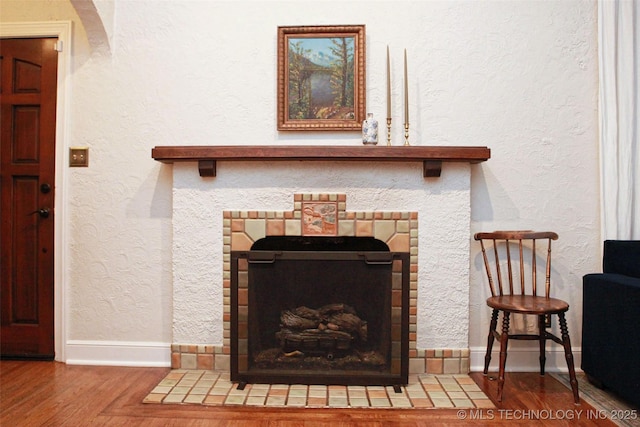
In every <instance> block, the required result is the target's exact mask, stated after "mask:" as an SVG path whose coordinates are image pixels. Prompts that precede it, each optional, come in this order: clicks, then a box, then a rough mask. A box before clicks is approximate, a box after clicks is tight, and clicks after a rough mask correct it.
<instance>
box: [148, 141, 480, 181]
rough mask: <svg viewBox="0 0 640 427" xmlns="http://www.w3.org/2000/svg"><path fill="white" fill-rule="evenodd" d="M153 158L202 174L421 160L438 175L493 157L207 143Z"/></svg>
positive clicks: (471, 150)
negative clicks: (283, 164)
mask: <svg viewBox="0 0 640 427" xmlns="http://www.w3.org/2000/svg"><path fill="white" fill-rule="evenodd" d="M151 157H153V158H154V159H155V160H157V161H159V162H163V163H174V162H198V170H199V172H200V176H203V177H206V176H216V162H217V161H227V162H230V161H276V160H277V161H332V162H339V161H349V162H362V161H366V162H405V163H406V162H422V163H423V175H424V177H425V178H428V177H439V176H440V173H441V171H442V162H469V163H479V162H484V161H486V160H488V159H489V158H490V157H491V150H490V149H489V148H487V147H452V146H392V147H387V146H374V147H372V146H364V145H362V146H360V145H354V146H345V145H341V146H330V145H326V146H325V145H323V146H320V145H312V146H305V145H205V146H157V147H155V148H153V149H152V150H151Z"/></svg>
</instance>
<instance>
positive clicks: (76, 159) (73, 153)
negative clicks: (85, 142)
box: [69, 147, 89, 167]
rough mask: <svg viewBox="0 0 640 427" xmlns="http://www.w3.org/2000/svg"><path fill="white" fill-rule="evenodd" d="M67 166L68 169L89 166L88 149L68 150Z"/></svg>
mask: <svg viewBox="0 0 640 427" xmlns="http://www.w3.org/2000/svg"><path fill="white" fill-rule="evenodd" d="M69 166H70V167H87V166H89V149H88V148H87V147H82V148H73V147H72V148H69Z"/></svg>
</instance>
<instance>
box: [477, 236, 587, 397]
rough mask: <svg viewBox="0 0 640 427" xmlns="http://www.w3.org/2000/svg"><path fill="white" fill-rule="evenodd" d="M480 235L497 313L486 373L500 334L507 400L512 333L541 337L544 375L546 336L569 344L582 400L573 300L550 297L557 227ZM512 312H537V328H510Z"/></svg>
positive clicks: (493, 318) (490, 302)
mask: <svg viewBox="0 0 640 427" xmlns="http://www.w3.org/2000/svg"><path fill="white" fill-rule="evenodd" d="M474 238H475V240H477V241H479V242H480V247H481V249H482V258H483V261H484V265H485V270H486V273H487V278H488V280H489V288H490V290H491V297H489V298H487V305H488V306H489V307H491V308H492V313H491V322H490V325H489V336H488V342H487V353H486V355H485V361H484V374H485V375H486V374H487V372H488V370H489V363H490V362H491V350H492V348H493V342H494V339H498V340H499V341H500V366H499V373H498V401H499V402H501V401H502V394H503V389H504V372H505V364H506V360H507V344H508V341H509V339H520V340H537V341H538V342H539V344H540V375H544V369H545V362H546V357H545V346H546V341H547V340H552V341H554V342H556V343H558V344H561V345H562V346H563V347H564V353H565V359H566V360H567V367H568V368H569V377H570V383H571V389H572V391H573V398H574V401H575V403H576V404H578V403H579V402H580V397H579V395H578V382H577V381H576V374H575V368H574V362H573V354H572V352H571V340H570V338H569V332H568V329H567V321H566V319H565V313H566V312H567V310H569V304H567V303H566V302H565V301H563V300H560V299H556V298H551V297H550V293H551V241H552V240H556V239H557V238H558V235H557V234H556V233H554V232H534V231H495V232H491V233H476V234H475V236H474ZM540 276H543V277H544V281H542V280H540ZM538 282H541V283H540V284H539V283H538ZM500 313H502V330H501V332H498V331H497V325H498V315H499V314H500ZM511 313H519V314H529V315H535V316H537V319H538V322H537V323H538V328H537V329H538V330H537V333H509V321H510V315H511ZM551 315H558V318H559V322H560V333H561V335H560V337H558V336H556V335H553V334H552V333H551V332H549V331H548V330H547V329H548V328H549V327H550V325H548V324H547V319H550V318H551Z"/></svg>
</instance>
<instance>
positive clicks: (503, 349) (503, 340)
mask: <svg viewBox="0 0 640 427" xmlns="http://www.w3.org/2000/svg"><path fill="white" fill-rule="evenodd" d="M510 315H511V313H509V312H502V335H500V370H499V371H498V402H502V391H503V389H504V368H505V366H506V364H507V344H508V342H509V316H510Z"/></svg>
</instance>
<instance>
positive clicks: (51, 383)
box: [0, 361, 615, 427]
mask: <svg viewBox="0 0 640 427" xmlns="http://www.w3.org/2000/svg"><path fill="white" fill-rule="evenodd" d="M168 371H169V369H168V368H126V367H105V366H69V365H65V364H62V363H56V362H35V361H34V362H31V361H29V362H22V361H1V362H0V425H2V426H5V425H7V426H18V427H22V426H29V427H35V426H44V425H47V426H56V427H57V426H74V427H75V426H82V425H89V424H90V425H92V426H94V425H95V426H110V427H111V426H127V427H129V426H145V427H147V426H151V427H154V426H162V427H165V426H187V427H200V426H207V427H218V426H220V427H222V426H224V427H228V426H230V427H249V426H251V427H255V426H264V427H329V426H330V427H340V426H345V427H346V426H349V427H353V426H355V427H388V426H394V427H395V426H401V427H419V426H427V425H434V424H437V425H439V426H463V425H464V426H468V425H472V426H485V425H486V426H489V425H491V426H494V425H510V426H525V425H531V423H532V420H531V419H530V418H523V415H526V414H535V411H538V413H540V411H547V413H551V412H549V411H555V413H556V415H558V414H560V415H562V414H564V413H566V411H574V414H575V411H578V410H581V411H588V410H593V408H592V407H591V406H590V405H588V404H587V403H586V402H583V403H582V404H581V405H579V406H575V405H574V404H573V400H572V395H571V391H570V390H568V389H567V388H566V387H564V386H563V385H562V384H560V383H559V382H558V381H557V380H555V379H554V378H553V377H552V376H550V375H547V376H545V377H540V376H539V375H538V374H535V373H508V374H507V381H506V383H505V392H504V401H503V402H502V403H500V404H497V405H496V406H497V408H496V409H493V410H487V409H485V410H480V409H475V410H469V409H466V410H461V411H458V410H456V409H425V410H419V409H406V410H404V409H369V408H367V409H326V408H318V409H311V408H300V409H292V408H263V407H229V406H202V405H164V404H143V403H142V401H143V399H144V398H145V396H146V395H147V394H148V393H149V392H150V391H151V390H152V389H153V388H154V387H155V386H156V385H157V384H158V382H159V381H160V380H162V378H164V377H165V376H166V374H167V373H168ZM471 377H472V378H473V379H474V381H475V382H476V383H477V384H478V385H479V387H480V388H481V389H482V390H483V391H484V392H485V393H486V394H487V395H488V396H489V397H490V398H491V399H492V400H493V401H494V403H496V402H495V398H496V389H497V382H496V381H493V380H492V379H491V376H483V375H482V374H477V373H474V374H471ZM489 411H492V412H489ZM518 411H519V412H518ZM563 411H565V412H563ZM583 413H584V412H583ZM536 424H537V425H543V426H559V425H576V424H572V423H570V422H568V420H567V419H557V416H556V419H543V420H542V421H540V422H537V423H536ZM579 425H581V426H587V427H589V426H594V427H596V426H598V427H600V426H605V427H606V426H614V425H615V424H613V423H611V422H610V421H608V420H588V419H580V423H579Z"/></svg>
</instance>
